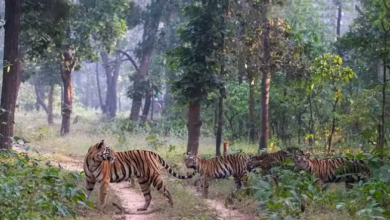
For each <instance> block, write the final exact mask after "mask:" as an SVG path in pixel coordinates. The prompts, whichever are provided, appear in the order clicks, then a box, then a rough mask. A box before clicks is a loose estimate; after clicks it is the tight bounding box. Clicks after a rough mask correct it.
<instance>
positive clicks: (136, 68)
mask: <svg viewBox="0 0 390 220" xmlns="http://www.w3.org/2000/svg"><path fill="white" fill-rule="evenodd" d="M116 52H118V53H121V54H123V55H125V56H126V57H127V59H129V60H130V62H131V63H132V64H133V66H134V68H135V70H136V71H137V72H138V71H139V68H138V66H137V63H136V62H135V60H134V59H133V58H132V57H131V56H130V54H128V53H126V52H125V51H123V50H117V51H116Z"/></svg>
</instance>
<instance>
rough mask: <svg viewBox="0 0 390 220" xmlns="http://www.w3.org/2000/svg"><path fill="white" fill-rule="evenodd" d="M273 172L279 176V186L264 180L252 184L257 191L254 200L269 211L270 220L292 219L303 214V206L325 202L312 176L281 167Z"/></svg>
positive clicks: (254, 181)
mask: <svg viewBox="0 0 390 220" xmlns="http://www.w3.org/2000/svg"><path fill="white" fill-rule="evenodd" d="M285 164H288V161H286V162H285ZM272 172H273V173H274V174H275V175H277V176H278V185H277V186H272V185H271V184H270V183H269V182H267V181H264V180H262V179H255V180H253V181H252V182H251V188H252V189H254V190H256V193H255V195H254V198H255V199H256V200H259V201H261V203H260V205H261V206H262V207H264V208H265V209H266V210H267V217H268V219H283V217H290V218H291V217H293V216H296V215H298V214H300V213H301V204H310V203H312V202H313V203H318V202H320V201H321V200H323V195H322V194H321V188H320V187H318V186H317V185H315V184H314V181H315V178H314V177H313V176H312V175H308V174H307V173H305V172H294V171H292V170H290V169H282V168H281V167H274V168H272Z"/></svg>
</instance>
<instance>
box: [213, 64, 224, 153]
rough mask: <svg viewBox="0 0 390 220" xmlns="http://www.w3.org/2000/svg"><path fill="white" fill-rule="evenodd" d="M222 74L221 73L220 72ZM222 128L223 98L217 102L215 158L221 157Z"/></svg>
mask: <svg viewBox="0 0 390 220" xmlns="http://www.w3.org/2000/svg"><path fill="white" fill-rule="evenodd" d="M221 72H222V71H221ZM222 128H223V97H222V96H221V97H219V100H218V127H217V135H216V138H217V139H216V148H215V154H216V156H217V157H218V156H221V143H222Z"/></svg>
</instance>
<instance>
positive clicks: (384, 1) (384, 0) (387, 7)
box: [383, 0, 390, 11]
mask: <svg viewBox="0 0 390 220" xmlns="http://www.w3.org/2000/svg"><path fill="white" fill-rule="evenodd" d="M383 4H384V5H385V8H386V9H387V10H388V11H389V10H390V8H389V6H388V5H387V4H386V0H383Z"/></svg>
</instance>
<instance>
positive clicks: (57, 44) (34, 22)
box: [21, 0, 129, 59]
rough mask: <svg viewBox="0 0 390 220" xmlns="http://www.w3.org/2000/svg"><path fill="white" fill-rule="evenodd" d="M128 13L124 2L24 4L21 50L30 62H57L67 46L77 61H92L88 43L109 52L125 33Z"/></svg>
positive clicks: (46, 1)
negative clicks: (55, 60)
mask: <svg viewBox="0 0 390 220" xmlns="http://www.w3.org/2000/svg"><path fill="white" fill-rule="evenodd" d="M128 9H129V1H127V0H115V1H89V0H84V1H81V2H80V3H79V4H72V3H70V2H69V1H67V0H57V1H50V0H39V1H35V0H29V1H25V3H24V5H23V11H24V13H23V17H22V39H23V40H22V43H21V44H22V47H23V48H25V50H26V52H27V54H28V56H29V57H30V58H31V59H35V58H37V57H40V58H44V59H52V58H54V59H60V54H61V53H62V52H63V51H64V50H65V48H67V47H68V46H70V48H71V49H72V52H73V54H74V55H75V56H76V57H77V58H78V59H80V58H86V59H93V58H94V57H95V53H94V51H93V45H92V43H93V41H92V40H95V42H96V43H98V44H99V45H101V46H102V47H104V48H105V49H107V50H108V51H110V50H111V49H112V47H113V45H114V43H115V42H116V41H117V40H118V39H119V38H120V37H122V35H123V34H124V32H125V30H126V21H125V19H126V13H127V11H128ZM125 12H126V13H125ZM99 45H98V46H99ZM53 53H54V55H53Z"/></svg>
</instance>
